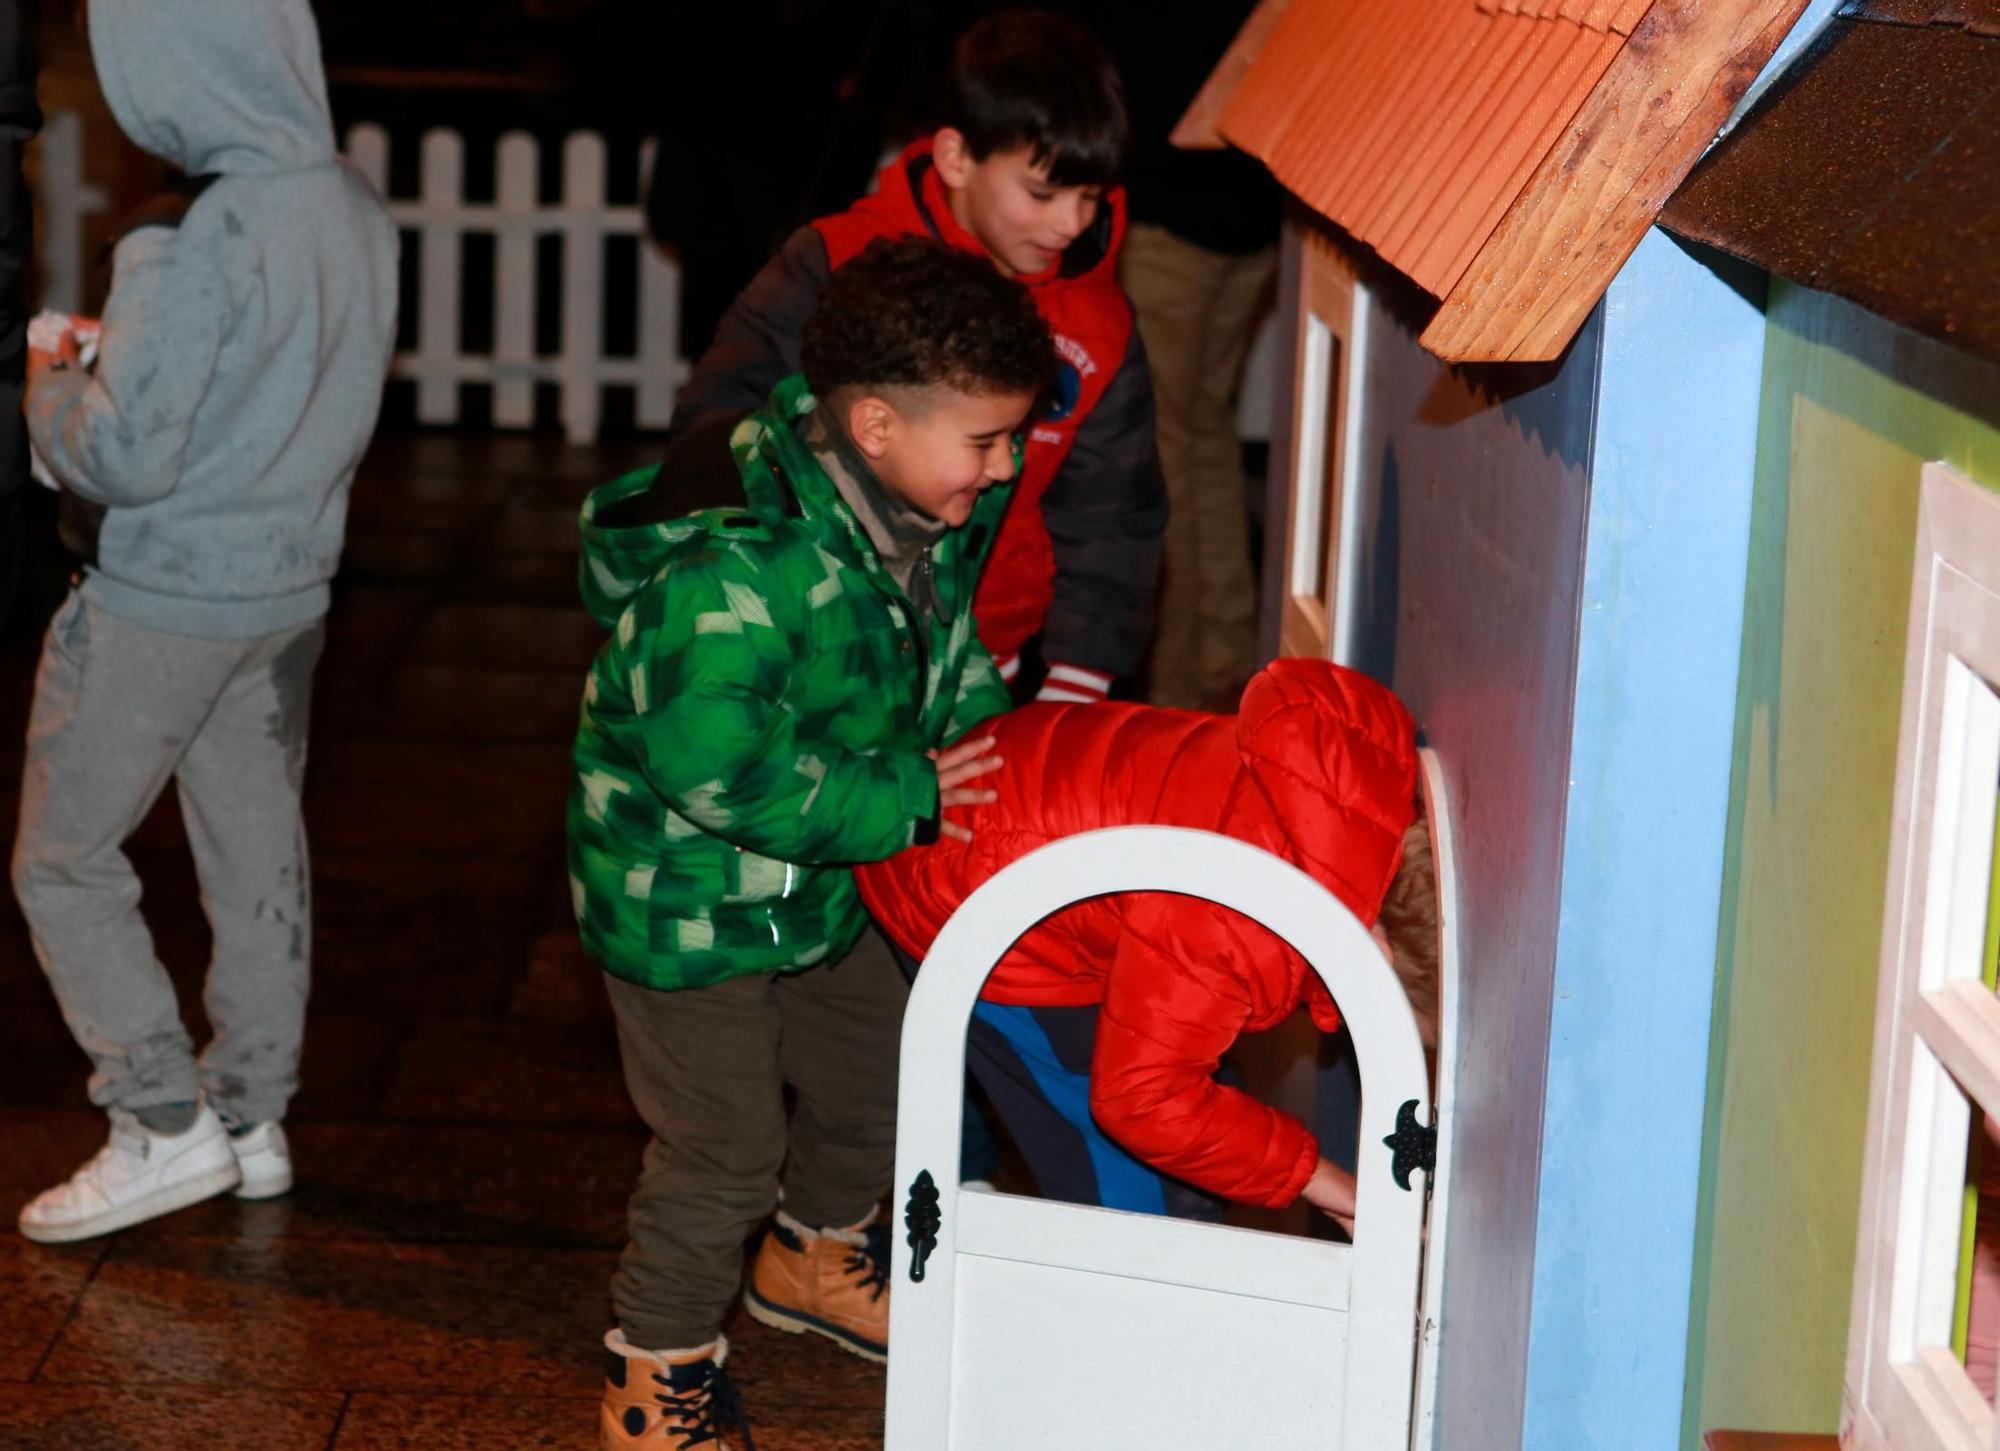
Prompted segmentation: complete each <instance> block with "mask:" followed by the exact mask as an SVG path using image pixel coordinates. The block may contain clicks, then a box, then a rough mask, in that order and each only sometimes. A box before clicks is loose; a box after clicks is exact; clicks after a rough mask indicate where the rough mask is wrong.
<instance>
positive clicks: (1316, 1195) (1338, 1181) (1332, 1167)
mask: <svg viewBox="0 0 2000 1451" xmlns="http://www.w3.org/2000/svg"><path fill="white" fill-rule="evenodd" d="M1299 1197H1300V1198H1301V1199H1303V1200H1305V1202H1306V1203H1308V1204H1310V1205H1312V1207H1313V1208H1315V1209H1317V1210H1319V1211H1320V1212H1321V1213H1322V1214H1325V1215H1328V1216H1330V1217H1331V1218H1332V1219H1333V1220H1334V1222H1335V1223H1336V1224H1338V1225H1339V1226H1340V1227H1341V1228H1342V1229H1344V1230H1346V1231H1347V1233H1348V1235H1349V1236H1350V1237H1351V1236H1352V1235H1353V1233H1354V1176H1353V1175H1352V1174H1350V1173H1348V1172H1347V1171H1346V1170H1345V1169H1343V1168H1341V1167H1340V1166H1339V1165H1338V1164H1336V1163H1334V1162H1333V1161H1332V1160H1331V1159H1321V1160H1320V1161H1319V1167H1318V1168H1316V1169H1314V1170H1313V1175H1312V1178H1310V1179H1308V1180H1306V1187H1305V1188H1303V1189H1301V1190H1300V1191H1299Z"/></svg>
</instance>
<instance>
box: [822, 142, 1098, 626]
mask: <svg viewBox="0 0 2000 1451" xmlns="http://www.w3.org/2000/svg"><path fill="white" fill-rule="evenodd" d="M1104 205H1105V206H1106V207H1107V208H1108V209H1109V212H1110V222H1111V226H1110V237H1109V241H1108V243H1107V244H1106V245H1105V247H1104V254H1103V256H1101V257H1099V258H1098V259H1097V260H1096V261H1095V262H1094V263H1093V264H1091V266H1090V267H1089V268H1088V269H1087V270H1086V271H1083V272H1081V273H1079V274H1078V275H1076V276H1074V277H1065V276H1062V275H1061V272H1062V267H1063V262H1062V261H1058V262H1057V264H1056V265H1055V266H1054V267H1052V268H1050V269H1049V270H1048V271H1047V272H1045V273H1040V274H1038V275H1036V276H1033V277H1022V278H1021V279H1020V280H1021V281H1022V282H1023V283H1025V284H1026V285H1027V288H1028V291H1029V293H1030V294H1031V295H1032V296H1033V297H1034V299H1035V304H1036V306H1037V307H1039V308H1040V309H1041V313H1042V316H1043V318H1044V319H1046V320H1047V322H1048V325H1049V331H1050V332H1051V333H1053V334H1054V335H1055V341H1056V351H1057V352H1059V353H1060V354H1061V355H1062V360H1063V371H1062V377H1061V379H1060V380H1059V382H1058V384H1057V390H1056V400H1055V408H1054V411H1053V412H1052V413H1051V414H1050V415H1048V416H1045V417H1043V418H1041V419H1039V420H1037V421H1036V423H1035V425H1034V428H1033V429H1032V430H1031V431H1030V433H1029V436H1028V446H1027V451H1026V457H1025V458H1024V459H1023V461H1022V465H1021V478H1020V482H1019V483H1017V484H1016V485H1015V487H1014V498H1013V502H1012V503H1011V504H1010V505H1009V506H1008V509H1007V515H1006V518H1005V519H1004V520H1002V522H1001V525H1000V535H999V537H998V538H997V539H995V540H994V542H993V551H992V553H991V554H989V555H988V556H987V561H986V572H985V573H984V574H983V575H982V576H980V581H979V590H978V593H977V594H975V595H974V596H973V600H972V612H973V615H974V616H975V617H976V618H977V619H978V621H979V638H980V640H981V641H982V642H983V643H984V644H985V646H986V649H987V651H988V653H990V654H991V655H992V656H993V658H994V659H995V660H1004V659H1006V658H1008V657H1009V656H1012V655H1017V654H1019V653H1020V650H1021V647H1022V646H1023V645H1025V644H1026V643H1027V642H1028V641H1029V640H1031V639H1032V638H1034V636H1036V635H1037V634H1039V633H1040V632H1041V628H1042V620H1043V617H1044V616H1046V615H1047V614H1048V611H1049V601H1050V600H1051V599H1053V598H1054V594H1055V554H1054V552H1053V551H1052V550H1051V549H1050V547H1049V531H1048V528H1047V526H1046V525H1045V524H1044V523H1043V522H1042V495H1043V494H1044V493H1046V492H1047V491H1048V487H1049V483H1050V481H1051V480H1052V479H1054V478H1055V476H1056V474H1057V473H1058V472H1059V471H1060V470H1061V468H1062V466H1063V461H1064V460H1065V459H1067V458H1068V457H1069V451H1070V448H1071V446H1072V445H1074V444H1075V442H1076V430H1077V426H1078V425H1079V424H1081V423H1082V422H1083V420H1084V419H1085V418H1086V417H1088V416H1089V414H1090V410H1091V409H1092V408H1094V407H1096V406H1097V400H1098V399H1099V398H1100V397H1101V396H1102V395H1103V393H1104V389H1105V387H1106V385H1108V384H1109V383H1110V382H1111V379H1112V377H1113V376H1114V375H1115V374H1116V373H1117V371H1118V368H1119V365H1120V364H1121V363H1123V362H1124V360H1125V350H1126V348H1127V347H1128V346H1130V344H1131V340H1132V304H1131V303H1130V302H1128V301H1127V300H1126V298H1125V294H1124V292H1123V291H1122V290H1121V289H1120V288H1119V286H1118V253H1119V251H1120V249H1121V248H1122V247H1123V246H1124V245H1125V193H1124V191H1123V190H1121V189H1118V188H1113V189H1112V190H1111V191H1110V192H1109V193H1108V194H1107V195H1106V196H1105V199H1104ZM813 228H814V230H816V231H817V232H818V233H819V235H820V238H821V240H822V241H823V242H825V244H826V260H827V265H828V266H829V267H838V266H839V265H840V264H841V263H843V262H845V261H847V259H848V258H850V257H852V256H854V255H855V253H857V252H859V251H860V250H861V249H862V248H863V247H865V246H867V245H868V244H869V243H870V242H872V241H874V240H875V239H876V238H877V237H902V236H910V235H917V236H935V237H937V238H938V239H939V240H941V241H945V242H949V243H950V244H951V245H953V246H955V247H963V248H965V249H966V250H967V251H969V252H977V253H979V254H981V255H982V256H984V255H985V252H986V249H985V248H984V247H983V246H981V245H980V242H979V240H978V238H976V237H974V236H973V235H972V234H971V233H970V232H968V231H966V230H965V229H964V228H963V227H961V226H960V225H959V224H958V221H957V219H956V218H955V217H953V216H952V214H951V203H950V200H949V198H948V197H947V196H946V194H945V189H944V183H943V182H941V181H939V180H938V175H937V172H936V170H935V169H934V168H933V167H932V165H931V143H930V140H929V138H925V139H924V140H922V141H919V142H917V143H915V144H914V145H912V146H911V147H910V148H909V149H908V150H907V151H905V152H904V153H903V154H902V155H901V156H899V157H898V158H896V160H895V161H893V162H891V163H890V164H889V165H888V166H886V167H884V168H883V170H882V175H881V178H880V181H879V184H878V188H877V190H876V191H875V192H874V193H873V194H872V195H870V196H866V197H863V198H862V199H861V200H860V201H858V202H856V203H855V204H854V205H853V206H851V207H849V208H848V209H847V210H846V211H844V212H842V213H840V214H839V215H838V216H833V217H825V218H822V219H821V220H819V221H817V222H814V223H813ZM1071 250H1072V251H1074V250H1075V248H1074V247H1072V249H1071Z"/></svg>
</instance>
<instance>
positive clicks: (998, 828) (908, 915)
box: [856, 660, 1438, 1221]
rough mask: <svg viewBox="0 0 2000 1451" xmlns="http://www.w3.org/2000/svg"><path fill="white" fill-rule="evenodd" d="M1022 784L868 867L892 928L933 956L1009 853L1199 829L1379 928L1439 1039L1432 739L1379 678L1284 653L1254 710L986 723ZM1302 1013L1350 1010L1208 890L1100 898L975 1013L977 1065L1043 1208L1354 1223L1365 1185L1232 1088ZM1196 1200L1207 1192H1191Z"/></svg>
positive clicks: (862, 875)
mask: <svg viewBox="0 0 2000 1451" xmlns="http://www.w3.org/2000/svg"><path fill="white" fill-rule="evenodd" d="M988 730H989V734H991V735H992V736H993V737H994V739H995V742H996V745H995V751H996V753H997V754H999V755H1000V756H1001V757H1003V758H1004V759H1005V760H1006V761H1007V769H1006V770H1005V771H1003V772H1000V773H998V775H997V776H996V778H995V789H996V791H997V793H998V794H997V799H996V800H994V801H992V802H991V803H989V804H986V805H982V806H978V807H975V808H972V809H970V810H969V811H968V812H967V813H966V814H965V817H964V824H965V825H966V826H967V827H969V828H970V829H971V832H972V837H971V840H970V841H964V842H961V841H944V842H940V843H939V844H937V845H935V846H930V847H924V848H919V849H916V850H912V851H908V852H905V853H903V854H902V855H900V856H897V857H894V858H891V859H890V860H889V861H886V862H882V863H878V864H876V865H873V866H868V867H863V868H860V869H858V870H857V872H856V877H857V879H858V880H859V882H860V884H861V891H862V895H863V897H864V898H865V899H866V900H867V903H868V906H869V910H870V911H871V912H873V913H874V915H875V917H876V919H877V921H879V922H880V923H881V925H882V927H883V928H884V930H885V931H887V932H888V934H889V935H890V936H891V937H892V938H893V939H895V941H896V942H897V943H898V945H899V946H901V947H902V948H903V949H904V950H905V951H906V952H908V953H911V954H913V955H915V956H918V957H921V956H922V955H923V954H924V953H925V952H927V951H928V950H929V948H930V945H931V943H932V941H933V940H934V939H935V938H936V936H937V933H938V931H939V930H940V929H941V928H942V927H943V926H944V923H945V921H946V919H948V918H949V917H950V915H951V914H952V912H953V911H955V910H956V909H957V907H958V905H959V904H960V903H961V902H963V901H964V900H965V898H966V897H967V895H969V894H970V893H971V892H972V891H973V890H974V889H976V888H977V887H978V886H979V885H980V884H981V883H983V882H984V881H985V880H986V879H987V878H988V877H990V876H992V875H993V874H994V873H995V872H997V871H999V870H1000V869H1001V868H1002V867H1004V866H1006V865H1007V864H1008V863H1009V862H1012V861H1014V860H1015V859H1016V858H1018V857H1020V856H1022V855H1025V854H1026V853H1027V852H1030V851H1032V850H1034V849H1035V848H1036V847H1038V846H1042V845H1044V844H1046V843H1048V842H1050V841H1054V840H1056V839H1058V838H1060V837H1065V836H1071V835H1074V834H1076V833H1077V832H1082V831H1089V830H1092V829H1095V828H1098V827H1109V826H1132V825H1154V826H1182V827H1194V828H1199V829H1202V830H1206V831H1213V832H1218V833H1220V834H1222V835H1225V836H1233V837H1235V838H1237V839H1238V840H1241V841H1246V842H1249V843H1251V844H1252V845H1254V846H1259V847H1262V848H1264V849H1265V850H1266V851H1269V852H1272V853H1273V854H1274V855H1276V856H1279V857H1282V858H1283V859H1284V860H1286V861H1288V862H1290V863H1291V864H1292V865H1294V866H1296V867H1298V868H1300V869H1301V870H1302V871H1304V872H1306V873H1307V874H1308V875H1309V876H1311V877H1313V878H1314V879H1315V880H1317V881H1319V882H1320V883H1322V884H1323V885H1324V886H1326V887H1327V888H1328V890H1330V891H1331V892H1332V893H1333V894H1334V895H1335V896H1337V897H1338V898H1340V900H1341V901H1342V902H1343V903H1344V904H1345V905H1346V906H1347V907H1348V909H1349V910H1350V911H1352V912H1353V913H1354V914H1355V916H1357V917H1358V918H1360V919H1361V921H1362V922H1363V923H1364V924H1366V925H1368V926H1370V927H1372V928H1373V929H1374V930H1375V934H1376V937H1377V940H1378V941H1380V942H1381V943H1382V944H1383V947H1384V952H1385V954H1386V955H1387V956H1388V957H1389V958H1390V961H1391V963H1392V965H1393V966H1394V967H1395V969H1396V971H1397V974H1398V976H1399V977H1401V979H1402V980H1403V983H1404V986H1405V989H1406V990H1407V991H1408V993H1409V996H1410V1001H1411V1007H1412V1009H1413V1011H1414V1012H1415V1014H1416V1017H1417V1022H1418V1030H1419V1033H1420V1034H1421V1036H1422V1037H1423V1040H1424V1042H1425V1044H1426V1046H1429V1045H1431V1044H1432V1043H1434V1042H1435V1038H1436V1021H1437V970H1438V969H1437V954H1438V947H1437V915H1436V910H1437V909H1436V897H1437V889H1436V882H1435V877H1434V874H1433V872H1432V868H1431V852H1430V836H1429V831H1428V827H1427V825H1426V823H1425V821H1424V818H1423V816H1422V814H1421V808H1420V806H1419V803H1418V800H1417V752H1416V730H1415V726H1414V725H1413V723H1412V722H1411V720H1410V716H1409V713H1408V711H1406V710H1405V709H1404V708H1403V705H1402V703H1401V702H1400V701H1398V700H1397V699H1396V697H1395V696H1394V695H1393V694H1391V693H1390V692H1389V691H1388V690H1387V689H1386V688H1385V687H1383V686H1381V685H1378V684H1376V683H1375V682H1374V681H1372V680H1370V679H1368V678H1367V677H1366V676H1363V675H1360V674H1357V673H1356V672H1354V671H1351V670H1345V669H1342V668H1341V667H1339V666H1335V665H1330V664H1326V663H1324V662H1319V661H1306V660H1281V661H1279V662H1277V663H1276V664H1274V665H1272V666H1270V667H1269V668H1268V669H1266V670H1265V671H1263V672H1262V673H1261V674H1259V675H1258V676H1257V677H1256V678H1255V679H1253V680H1252V681H1251V683H1250V687H1249V689H1248V690H1247V691H1246V692H1245V693H1244V696H1243V702H1242V706H1241V708H1240V710H1239V712H1238V714H1237V715H1235V716H1234V717H1231V716H1218V715H1208V714H1204V713H1200V712H1195V711H1182V710H1164V709H1158V708H1152V707H1146V706H1137V705H1091V706H1083V705H1051V704H1035V705H1030V706H1026V707H1024V708H1022V709H1020V710H1017V711H1014V712H1012V713H1011V714H1009V715H1006V716H1003V717H1001V718H1000V719H999V720H997V721H995V722H993V723H992V725H991V726H990V727H989V728H988ZM1301 1005H1303V1006H1304V1007H1306V1008H1307V1009H1308V1010H1309V1011H1310V1012H1311V1014H1312V1016H1313V1020H1314V1021H1315V1022H1316V1023H1317V1024H1318V1025H1319V1026H1320V1027H1321V1029H1323V1030H1325V1031H1329V1032H1330V1031H1332V1030H1333V1029H1335V1028H1336V1027H1337V1026H1338V1025H1339V1021H1340V1019H1339V1013H1338V1011H1337V1009H1336V1008H1335V1007H1334V1004H1333V1000H1332V998H1331V997H1330V996H1329V995H1328V994H1327V991H1326V988H1325V986H1324V985H1323V984H1322V983H1321V982H1320V980H1319V977H1318V975H1317V974H1315V973H1314V972H1313V971H1312V969H1311V968H1310V967H1309V966H1308V965H1307V964H1306V962H1305V959H1304V958H1302V957H1300V956H1299V955H1298V953H1296V952H1295V951H1293V950H1292V949H1291V948H1290V947H1289V946H1288V945H1287V944H1285V943H1284V942H1283V941H1281V940H1280V939H1279V938H1277V937H1276V936H1274V935H1273V934H1272V933H1271V932H1269V931H1268V930H1267V929H1265V928H1263V927H1260V926H1258V925H1257V924H1256V923H1253V922H1251V921H1250V920H1249V919H1248V918H1245V917H1243V916H1241V915H1240V914H1238V913H1236V912H1233V911H1231V910H1230V909H1228V908H1225V907H1219V906H1217V905H1215V904H1213V903H1210V902H1204V901H1200V900H1197V899H1195V898H1190V897H1181V896H1175V895H1172V894H1169V893H1153V892H1133V893H1125V894H1120V895H1117V896H1110V897H1099V898H1094V899H1092V900H1090V901H1087V902H1080V903H1077V904H1076V905H1074V906H1072V907H1069V908H1067V909H1065V910H1064V911H1062V912H1059V913H1057V914H1055V915H1054V916H1052V917H1050V918H1048V919H1047V920H1046V921H1044V922H1042V923H1040V924H1039V925H1037V926H1036V927H1035V928H1034V929H1033V930H1032V931H1030V932H1029V933H1028V934H1027V935H1026V936H1024V937H1022V938H1021V940H1020V941H1019V942H1017V943H1016V944H1015V945H1014V946H1013V948H1012V949H1010V950H1009V951H1008V953H1007V955H1006V956H1005V957H1003V958H1002V959H1001V960H1000V963H999V965H998V966H996V967H995V968H994V970H993V974H992V976H991V977H990V978H989V979H988V980H987V983H986V986H985V988H984V990H983V991H982V993H981V1001H980V1003H979V1006H978V1008H977V1009H976V1010H975V1012H974V1016H973V1025H972V1031H971V1036H970V1039H969V1042H968V1056H969V1059H970V1063H971V1067H972V1072H973V1075H974V1077H975V1078H976V1079H977V1080H978V1082H979V1083H980V1085H981V1087H982V1088H984V1089H985V1091H986V1092H987V1094H988V1096H989V1097H990V1098H991V1099H992V1100H993V1102H994V1105H995V1107H996V1108H998V1109H999V1111H1000V1113H1001V1116H1002V1117H1003V1118H1004V1119H1005V1120H1006V1122H1007V1126H1008V1129H1009V1131H1010V1132H1011V1133H1012V1135H1013V1137H1014V1139H1015V1141H1016V1143H1017V1144H1018V1145H1019V1146H1020V1147H1021V1149H1022V1151H1023V1153H1024V1154H1025V1155H1026V1156H1027V1158H1028V1161H1029V1167H1030V1168H1031V1169H1032V1170H1033V1171H1034V1173H1035V1177H1036V1180H1037V1183H1038V1185H1039V1186H1040V1188H1041V1191H1042V1193H1043V1195H1044V1196H1045V1197H1048V1198H1054V1199H1066V1200H1070V1201H1073V1202H1078V1203H1094V1204H1104V1205H1108V1206H1110V1207H1112V1208H1120V1209H1135V1210H1148V1211H1152V1212H1155V1213H1172V1214H1181V1215H1188V1216H1196V1217H1213V1215H1214V1214H1215V1212H1216V1210H1215V1207H1214V1203H1213V1200H1212V1199H1209V1198H1208V1196H1220V1197H1221V1198H1224V1199H1231V1200H1236V1201H1239V1202H1241V1203H1246V1204H1256V1205H1264V1206H1268V1207H1271V1208H1282V1207H1283V1206H1285V1205H1288V1204H1290V1203H1291V1202H1292V1201H1293V1200H1295V1199H1298V1198H1300V1197H1304V1198H1305V1199H1306V1200H1307V1201H1308V1202H1309V1203H1312V1204H1314V1205H1315V1206H1317V1207H1319V1208H1320V1209H1322V1210H1324V1211H1326V1212H1327V1213H1329V1214H1331V1215H1333V1216H1334V1217H1335V1218H1337V1219H1340V1220H1342V1221H1347V1220H1349V1219H1350V1218H1351V1216H1352V1213H1353V1204H1354V1184H1353V1180H1352V1178H1351V1177H1350V1176H1348V1175H1347V1174H1346V1173H1345V1172H1344V1171H1343V1170H1341V1169H1339V1168H1338V1167H1336V1166H1335V1165H1334V1164H1333V1163H1331V1162H1330V1161H1329V1160H1328V1159H1326V1158H1325V1156H1324V1155H1322V1154H1321V1152H1320V1150H1319V1146H1318V1144H1317V1143H1316V1142H1315V1140H1314V1138H1313V1136H1312V1134H1311V1133H1310V1132H1309V1131H1308V1130H1307V1129H1306V1127H1305V1125H1303V1124H1301V1123H1299V1122H1298V1121H1297V1120H1296V1119H1294V1118H1292V1117H1290V1116H1289V1115H1287V1114H1283V1113H1280V1112H1279V1111H1278V1110H1276V1109H1273V1108H1270V1107H1268V1106H1266V1105H1264V1104H1262V1103H1259V1102H1257V1101H1256V1100H1255V1099H1253V1098H1251V1097H1250V1096H1249V1095H1247V1094H1245V1093H1243V1092H1242V1091H1241V1090H1239V1089H1237V1088H1234V1087H1232V1086H1230V1085H1229V1084H1227V1083H1224V1082H1218V1081H1217V1079H1216V1074H1217V1070H1218V1068H1219V1066H1220V1063H1221V1059H1222V1055H1223V1054H1224V1053H1225V1052H1226V1051H1227V1050H1228V1049H1229V1047H1230V1046H1231V1045H1232V1044H1233V1043H1234V1042H1235V1041H1236V1039H1237V1038H1238V1037H1240V1036H1241V1035H1242V1034H1244V1033H1249V1032H1258V1031H1261V1030H1263V1029H1266V1028H1271V1027H1274V1026H1276V1025H1277V1024H1278V1023H1279V1022H1281V1021H1283V1020H1284V1019H1285V1018H1286V1017H1288V1016H1289V1015H1290V1014H1291V1013H1292V1012H1293V1011H1294V1010H1295V1009H1297V1008H1298V1007H1300V1006H1301ZM1190 1189H1192V1190H1193V1191H1196V1192H1192V1193H1191V1192H1190Z"/></svg>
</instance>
